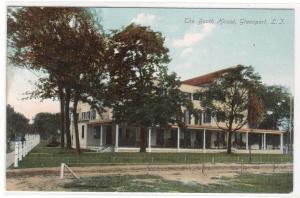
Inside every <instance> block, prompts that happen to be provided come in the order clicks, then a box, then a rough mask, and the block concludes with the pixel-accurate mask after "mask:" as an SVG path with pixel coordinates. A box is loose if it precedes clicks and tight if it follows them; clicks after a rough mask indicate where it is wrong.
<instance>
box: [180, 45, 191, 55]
mask: <svg viewBox="0 0 300 198" xmlns="http://www.w3.org/2000/svg"><path fill="white" fill-rule="evenodd" d="M192 52H193V48H191V47H189V48H185V49H184V50H182V52H181V53H180V56H187V55H189V54H191V53H192Z"/></svg>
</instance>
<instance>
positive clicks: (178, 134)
mask: <svg viewBox="0 0 300 198" xmlns="http://www.w3.org/2000/svg"><path fill="white" fill-rule="evenodd" d="M179 149H180V128H179V127H178V128H177V151H178V152H179Z"/></svg>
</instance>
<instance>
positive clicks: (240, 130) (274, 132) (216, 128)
mask: <svg viewBox="0 0 300 198" xmlns="http://www.w3.org/2000/svg"><path fill="white" fill-rule="evenodd" d="M172 127H173V128H177V127H178V126H177V125H172ZM187 128H188V129H207V130H217V131H220V130H221V129H219V128H218V127H215V126H208V125H187ZM238 132H242V133H247V132H250V133H271V134H281V133H285V131H281V130H270V129H249V128H243V129H239V130H238Z"/></svg>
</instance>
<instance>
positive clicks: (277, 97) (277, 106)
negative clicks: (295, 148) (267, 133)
mask: <svg viewBox="0 0 300 198" xmlns="http://www.w3.org/2000/svg"><path fill="white" fill-rule="evenodd" d="M258 94H259V96H260V97H261V98H262V101H263V103H264V106H265V119H264V120H263V121H262V123H261V124H260V125H259V128H263V129H274V130H278V129H280V128H283V127H284V125H286V122H287V120H288V119H289V118H290V117H292V116H291V115H292V113H293V112H292V111H291V109H292V106H293V102H291V101H293V97H292V95H291V93H290V92H289V90H288V89H287V88H286V87H284V86H278V85H271V86H268V85H262V86H260V89H259V92H258Z"/></svg>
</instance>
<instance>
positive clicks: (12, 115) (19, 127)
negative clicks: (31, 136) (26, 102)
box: [6, 105, 32, 141]
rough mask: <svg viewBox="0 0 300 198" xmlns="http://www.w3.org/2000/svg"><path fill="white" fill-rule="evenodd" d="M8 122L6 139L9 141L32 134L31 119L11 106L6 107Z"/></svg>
mask: <svg viewBox="0 0 300 198" xmlns="http://www.w3.org/2000/svg"><path fill="white" fill-rule="evenodd" d="M6 120H7V122H6V138H7V140H8V141H9V140H11V139H15V138H16V137H17V136H22V135H24V134H25V133H31V132H32V131H31V127H30V125H29V119H27V118H26V117H25V116H24V115H23V114H21V113H18V112H16V111H15V110H14V108H13V107H11V106H10V105H6Z"/></svg>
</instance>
